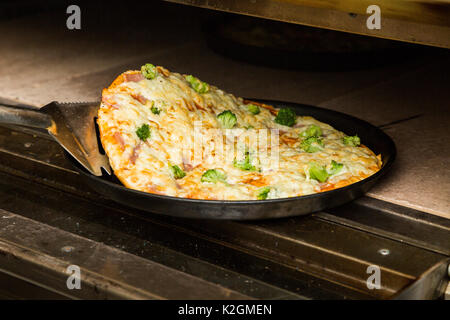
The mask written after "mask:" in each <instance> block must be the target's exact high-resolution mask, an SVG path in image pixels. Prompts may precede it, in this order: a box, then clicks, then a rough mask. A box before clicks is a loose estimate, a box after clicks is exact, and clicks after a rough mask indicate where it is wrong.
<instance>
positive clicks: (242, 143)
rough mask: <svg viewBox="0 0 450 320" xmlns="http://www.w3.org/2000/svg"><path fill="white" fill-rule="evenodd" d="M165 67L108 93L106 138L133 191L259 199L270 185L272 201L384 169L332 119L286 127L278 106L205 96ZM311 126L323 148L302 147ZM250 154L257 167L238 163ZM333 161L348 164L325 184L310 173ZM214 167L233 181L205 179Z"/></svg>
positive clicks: (300, 120)
mask: <svg viewBox="0 0 450 320" xmlns="http://www.w3.org/2000/svg"><path fill="white" fill-rule="evenodd" d="M157 69H158V75H157V77H156V78H154V79H151V80H148V79H145V78H143V77H142V76H141V74H140V72H139V71H127V72H125V73H123V74H122V75H120V76H119V77H118V78H117V79H116V80H115V81H114V82H113V83H112V84H111V86H110V87H109V88H106V89H104V90H103V93H102V103H101V106H100V108H99V112H98V125H99V128H100V137H101V141H102V144H103V147H104V149H105V151H106V153H107V155H108V157H109V161H110V164H111V167H112V168H113V170H114V173H115V175H116V176H117V177H118V178H119V179H120V181H121V182H122V183H123V184H124V185H125V186H126V187H128V188H132V189H136V190H141V191H145V192H149V193H156V194H163V195H169V196H177V197H185V198H194V199H216V200H255V199H257V196H258V193H259V192H260V191H261V189H262V188H264V187H270V191H269V193H268V195H267V199H273V198H285V197H295V196H302V195H307V194H313V193H318V192H323V191H328V190H332V189H336V188H340V187H343V186H346V185H348V184H351V183H354V182H357V181H360V180H362V179H364V178H366V177H368V176H370V175H372V174H374V173H375V172H377V171H378V170H379V169H380V168H381V160H380V157H379V156H378V157H377V156H375V154H374V153H373V152H372V151H371V150H369V149H368V148H367V147H365V146H364V145H360V146H358V147H353V146H348V145H345V144H344V143H343V137H344V136H345V134H344V133H342V132H340V131H337V130H335V129H334V128H332V127H331V126H329V125H328V124H325V123H323V122H320V121H317V120H315V119H314V118H312V117H309V116H298V117H297V120H296V124H295V125H294V126H293V127H287V126H283V125H280V124H277V123H275V122H274V118H275V116H276V114H277V112H278V110H277V109H275V108H273V107H272V106H268V105H263V104H258V105H259V106H260V113H259V114H257V115H254V114H252V113H251V112H249V111H248V109H247V107H246V104H248V103H250V102H247V101H244V100H243V99H242V98H237V97H235V96H233V95H231V94H228V93H226V92H224V91H222V90H220V89H218V88H216V87H214V86H210V88H209V91H208V92H206V93H203V94H199V93H197V92H196V91H194V90H193V89H192V88H191V86H190V84H189V83H188V82H187V81H186V80H185V77H184V76H183V75H180V74H178V73H171V72H169V71H168V70H166V69H164V68H162V67H157ZM130 79H132V80H130ZM252 103H253V104H257V103H254V102H252ZM152 107H156V108H158V109H159V110H160V112H159V114H156V113H153V112H152ZM225 110H230V111H231V112H233V113H234V114H235V115H236V117H237V124H236V125H235V127H234V128H233V129H232V130H225V129H222V128H221V125H220V122H219V121H218V120H217V115H218V114H220V113H221V112H223V111H225ZM143 124H147V125H148V126H149V127H150V129H151V135H150V138H148V139H147V140H145V141H142V140H141V139H140V138H139V137H138V135H137V133H136V130H137V129H138V128H139V127H141V126H142V125H143ZM310 125H316V126H318V127H320V128H321V130H322V137H321V139H322V141H323V147H322V148H321V150H319V151H317V152H313V153H308V152H305V151H303V150H302V149H301V148H300V144H301V142H302V140H303V139H302V138H301V136H300V133H302V132H303V131H304V130H305V129H306V128H308V126H310ZM260 129H266V130H265V131H264V130H260ZM276 129H278V130H279V131H278V135H277V134H276V132H277V131H276ZM270 130H272V131H270ZM261 132H262V133H261ZM199 137H200V139H203V142H204V143H199V142H198V139H199ZM245 137H247V138H245ZM255 137H257V138H255ZM246 152H247V155H248V156H249V157H250V159H251V164H252V166H253V168H252V170H250V171H247V170H242V168H239V167H236V165H235V163H236V161H243V160H244V158H243V155H245V154H246ZM274 156H278V157H277V158H276V161H273V159H274V158H273V157H274ZM331 160H334V161H336V162H338V163H341V164H343V167H342V169H341V170H340V171H339V172H337V173H336V174H333V175H330V176H329V177H328V179H327V180H326V181H325V182H323V183H321V182H319V181H317V180H315V179H312V178H311V177H310V174H309V164H310V163H311V162H315V163H317V164H319V165H321V166H323V167H327V168H329V166H330V162H331ZM174 165H177V166H178V167H179V168H180V169H181V170H183V171H184V172H185V173H186V175H185V176H184V177H183V178H181V179H175V178H174V176H173V173H172V170H171V166H174ZM208 169H218V170H220V171H221V172H223V173H225V174H226V180H225V181H219V182H216V183H211V182H201V177H202V174H203V173H204V172H205V171H206V170H208Z"/></svg>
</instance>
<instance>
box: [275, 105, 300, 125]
mask: <svg viewBox="0 0 450 320" xmlns="http://www.w3.org/2000/svg"><path fill="white" fill-rule="evenodd" d="M296 120H297V115H296V114H295V111H294V110H292V109H291V108H282V109H280V110H279V111H278V114H277V116H276V117H275V122H276V123H278V124H282V125H283V126H288V127H292V126H293V125H294V124H295V121H296Z"/></svg>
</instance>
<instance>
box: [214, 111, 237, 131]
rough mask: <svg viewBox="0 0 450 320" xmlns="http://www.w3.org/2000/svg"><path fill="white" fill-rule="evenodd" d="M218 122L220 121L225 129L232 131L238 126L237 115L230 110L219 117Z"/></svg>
mask: <svg viewBox="0 0 450 320" xmlns="http://www.w3.org/2000/svg"><path fill="white" fill-rule="evenodd" d="M217 120H219V122H220V124H221V125H222V127H223V128H225V129H231V128H233V127H234V126H235V125H236V122H237V118H236V115H235V114H234V113H233V112H231V111H230V110H226V111H224V112H222V113H219V114H218V115H217Z"/></svg>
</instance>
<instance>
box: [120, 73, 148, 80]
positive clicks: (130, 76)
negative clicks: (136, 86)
mask: <svg viewBox="0 0 450 320" xmlns="http://www.w3.org/2000/svg"><path fill="white" fill-rule="evenodd" d="M123 80H124V81H125V82H139V81H141V80H144V76H143V75H142V73H125V74H124V75H123Z"/></svg>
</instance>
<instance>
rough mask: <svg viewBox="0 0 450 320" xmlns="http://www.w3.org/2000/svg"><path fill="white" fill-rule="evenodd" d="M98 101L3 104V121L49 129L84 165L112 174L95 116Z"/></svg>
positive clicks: (0, 111)
mask: <svg viewBox="0 0 450 320" xmlns="http://www.w3.org/2000/svg"><path fill="white" fill-rule="evenodd" d="M98 107H99V103H96V102H78V103H58V102H52V103H49V104H47V105H45V106H44V107H42V108H40V109H38V110H31V108H32V107H30V108H29V109H23V108H19V107H15V106H12V105H10V106H6V105H0V123H4V124H14V125H24V126H30V127H38V128H42V129H47V131H48V133H49V134H50V135H51V136H52V137H53V138H54V139H55V140H56V141H57V142H58V143H59V144H60V145H61V146H62V147H63V148H64V149H65V150H66V151H67V152H69V153H70V155H72V156H73V157H74V158H75V159H76V160H77V161H78V162H79V163H80V164H81V165H82V166H83V167H84V168H86V169H87V170H88V171H89V172H90V173H92V174H93V175H96V176H101V175H102V168H103V169H104V170H105V171H106V172H107V173H108V174H111V168H110V166H109V162H108V158H107V157H106V156H105V155H103V154H101V153H100V150H99V145H98V139H97V133H96V129H95V122H94V121H95V117H96V116H97V110H98Z"/></svg>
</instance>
